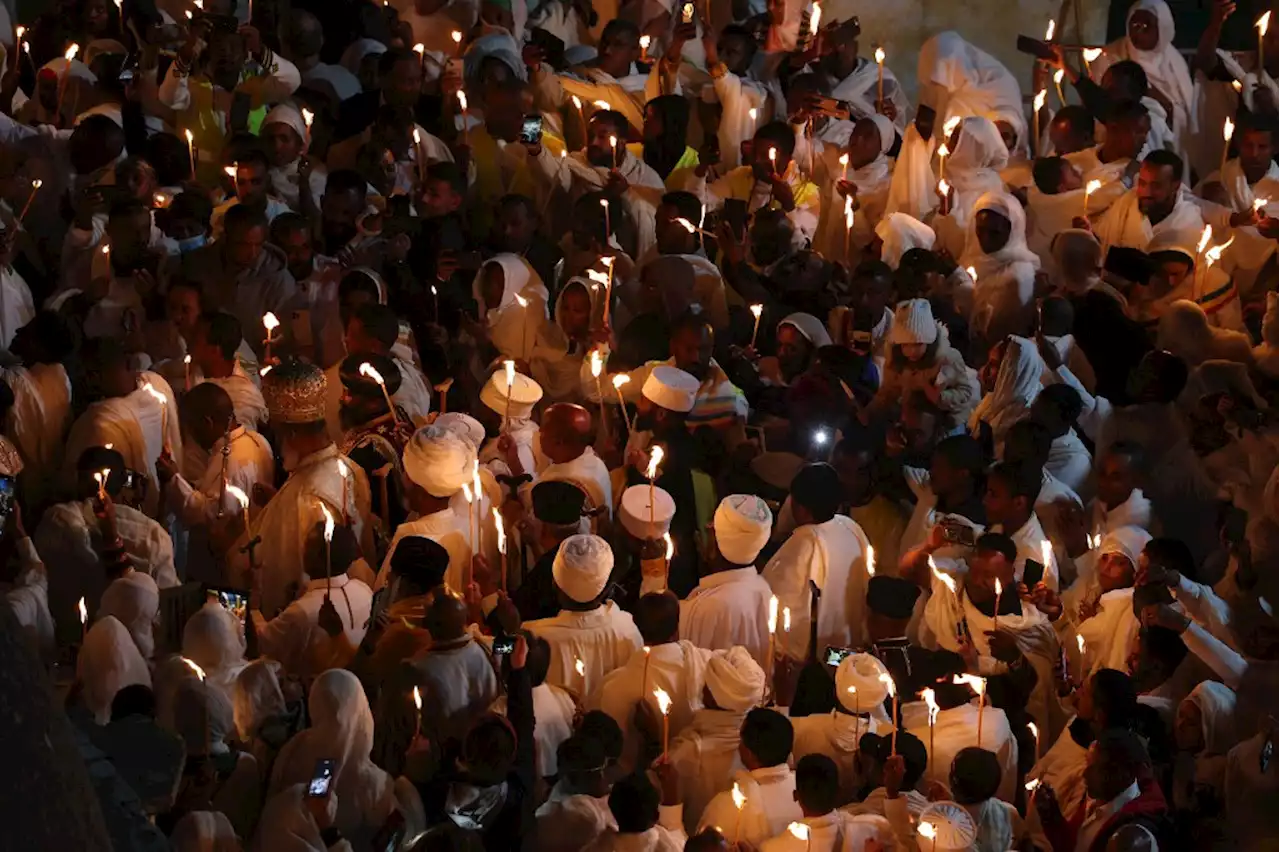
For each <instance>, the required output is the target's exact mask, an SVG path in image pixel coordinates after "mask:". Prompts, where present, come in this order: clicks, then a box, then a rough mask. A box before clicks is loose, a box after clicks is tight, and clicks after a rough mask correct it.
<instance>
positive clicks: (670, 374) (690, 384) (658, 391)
mask: <svg viewBox="0 0 1280 852" xmlns="http://www.w3.org/2000/svg"><path fill="white" fill-rule="evenodd" d="M640 392H641V393H642V394H644V397H645V399H647V400H649V401H650V402H652V403H653V404H654V405H657V406H659V407H661V408H665V409H667V411H676V412H679V413H681V414H688V413H689V412H690V411H693V401H694V400H695V399H696V398H697V396H698V380H697V379H695V378H694V377H693V376H691V375H689V374H688V373H686V372H685V371H684V370H680V369H677V368H675V367H668V366H665V365H663V366H660V367H654V368H653V372H652V373H650V374H649V378H647V379H645V380H644V387H643V388H641V389H640Z"/></svg>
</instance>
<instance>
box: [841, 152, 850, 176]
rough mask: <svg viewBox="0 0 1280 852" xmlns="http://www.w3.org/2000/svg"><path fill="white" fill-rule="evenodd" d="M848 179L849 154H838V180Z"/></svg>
mask: <svg viewBox="0 0 1280 852" xmlns="http://www.w3.org/2000/svg"><path fill="white" fill-rule="evenodd" d="M848 179H849V155H848V154H841V155H840V180H848Z"/></svg>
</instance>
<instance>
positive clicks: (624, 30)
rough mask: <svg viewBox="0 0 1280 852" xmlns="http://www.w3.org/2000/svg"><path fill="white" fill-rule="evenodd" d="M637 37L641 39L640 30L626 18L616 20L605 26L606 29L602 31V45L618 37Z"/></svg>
mask: <svg viewBox="0 0 1280 852" xmlns="http://www.w3.org/2000/svg"><path fill="white" fill-rule="evenodd" d="M628 35H629V36H635V37H636V38H639V37H640V28H639V27H637V26H636V25H635V24H633V23H632V22H631V21H628V20H626V19H624V18H614V19H613V20H612V21H610V22H609V23H607V24H605V25H604V29H603V30H601V31H600V44H604V42H605V41H607V40H608V39H611V38H615V37H617V36H628Z"/></svg>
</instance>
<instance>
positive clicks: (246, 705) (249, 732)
mask: <svg viewBox="0 0 1280 852" xmlns="http://www.w3.org/2000/svg"><path fill="white" fill-rule="evenodd" d="M279 673H280V664H279V663H277V662H276V661H275V660H269V659H267V658H265V657H263V658H260V659H257V660H254V661H253V662H251V663H249V665H247V666H245V667H244V668H243V669H241V670H240V674H238V675H236V680H235V684H234V685H233V687H232V690H231V709H232V713H233V716H234V719H235V725H236V734H237V735H238V736H239V738H240V740H241V741H242V742H250V741H251V740H252V739H253V738H254V737H255V736H257V734H258V728H259V727H261V725H262V723H263V722H265V721H266V720H268V719H270V718H272V717H273V716H278V715H280V714H282V713H284V712H285V710H286V705H285V701H284V692H283V691H281V689H280V678H279Z"/></svg>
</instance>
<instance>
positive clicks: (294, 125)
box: [262, 104, 308, 150]
mask: <svg viewBox="0 0 1280 852" xmlns="http://www.w3.org/2000/svg"><path fill="white" fill-rule="evenodd" d="M268 124H283V125H285V126H286V127H288V128H290V129H292V130H293V132H294V133H296V134H298V138H299V139H301V140H302V147H303V149H304V150H305V149H306V147H307V142H308V139H307V123H306V121H304V120H303V118H302V113H301V112H299V111H298V109H297V107H295V106H293V105H292V104H276V105H275V106H274V107H272V108H271V111H270V112H268V113H267V117H266V118H264V119H262V126H263V127H266V126H267V125H268Z"/></svg>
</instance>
